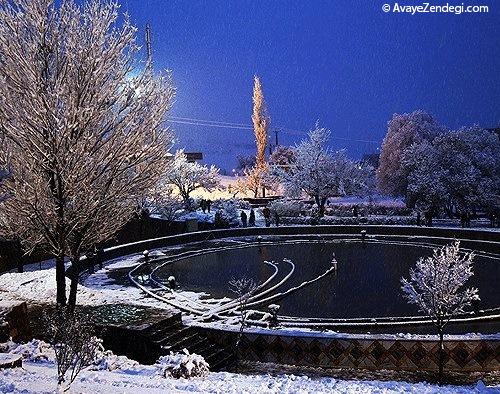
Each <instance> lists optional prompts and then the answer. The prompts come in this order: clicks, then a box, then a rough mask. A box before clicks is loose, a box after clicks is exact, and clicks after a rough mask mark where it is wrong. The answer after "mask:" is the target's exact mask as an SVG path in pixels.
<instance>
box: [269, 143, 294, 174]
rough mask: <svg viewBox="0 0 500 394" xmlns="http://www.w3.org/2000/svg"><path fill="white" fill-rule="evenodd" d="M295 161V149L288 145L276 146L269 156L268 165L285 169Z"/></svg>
mask: <svg viewBox="0 0 500 394" xmlns="http://www.w3.org/2000/svg"><path fill="white" fill-rule="evenodd" d="M294 162H295V150H294V149H293V148H291V147H289V146H282V145H280V146H277V147H276V149H274V151H273V153H272V154H271V156H269V166H270V167H280V168H283V169H285V170H286V169H287V168H288V167H290V165H292V164H293V163H294Z"/></svg>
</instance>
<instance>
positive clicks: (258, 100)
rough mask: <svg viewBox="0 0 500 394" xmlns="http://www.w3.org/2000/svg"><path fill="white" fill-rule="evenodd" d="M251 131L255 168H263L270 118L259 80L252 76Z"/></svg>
mask: <svg viewBox="0 0 500 394" xmlns="http://www.w3.org/2000/svg"><path fill="white" fill-rule="evenodd" d="M252 122H253V131H254V134H255V143H256V145H257V153H256V155H255V162H256V165H257V166H263V165H264V163H265V162H266V146H267V139H268V135H267V131H268V128H269V124H270V118H269V115H268V112H267V107H266V102H265V101H264V92H263V91H262V83H261V82H260V78H259V77H258V76H257V75H255V76H254V85H253V113H252Z"/></svg>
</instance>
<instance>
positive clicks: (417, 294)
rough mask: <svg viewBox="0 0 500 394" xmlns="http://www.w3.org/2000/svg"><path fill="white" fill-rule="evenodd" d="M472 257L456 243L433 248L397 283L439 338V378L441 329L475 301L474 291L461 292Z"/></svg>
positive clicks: (477, 296) (442, 333) (441, 344)
mask: <svg viewBox="0 0 500 394" xmlns="http://www.w3.org/2000/svg"><path fill="white" fill-rule="evenodd" d="M473 258H474V255H473V254H472V253H461V252H460V242H459V241H456V242H454V243H453V244H451V245H445V246H443V247H441V248H436V249H434V251H433V254H432V256H430V257H426V258H424V257H422V258H420V259H419V260H418V261H417V264H416V267H415V268H414V269H411V270H410V279H409V280H407V279H405V278H402V279H401V284H402V290H403V293H404V297H405V298H406V299H407V300H408V302H409V303H411V304H415V305H417V306H418V307H419V309H420V311H422V312H424V313H425V314H426V315H427V316H429V317H430V319H431V320H432V322H433V324H434V325H435V327H436V328H437V331H438V334H439V349H440V351H439V377H440V380H441V377H442V374H443V360H444V344H443V336H444V328H445V326H446V324H448V322H449V321H450V319H451V318H452V317H453V316H456V315H457V314H459V313H463V312H465V309H466V308H467V307H469V306H471V304H472V303H473V302H475V301H478V300H479V295H478V290H477V289H475V288H467V289H463V287H464V285H465V283H466V282H467V281H468V280H469V278H470V277H471V276H473V275H474V273H473V272H472V260H473Z"/></svg>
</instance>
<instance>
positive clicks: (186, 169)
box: [162, 151, 220, 209]
mask: <svg viewBox="0 0 500 394" xmlns="http://www.w3.org/2000/svg"><path fill="white" fill-rule="evenodd" d="M162 182H163V183H164V184H165V185H168V184H172V185H174V186H175V187H176V188H177V190H178V191H179V194H180V196H181V198H182V200H183V201H184V205H185V208H186V209H192V204H191V197H190V195H191V193H192V192H194V191H195V190H198V189H205V190H206V191H209V192H211V191H213V190H215V189H216V188H217V187H218V186H219V184H220V179H219V169H218V168H217V167H215V166H213V165H212V166H210V167H207V166H204V165H201V164H199V163H196V162H195V163H190V162H188V161H187V158H186V155H185V154H184V152H183V151H178V152H176V154H175V156H174V158H173V161H172V163H171V165H170V168H169V169H168V171H167V172H166V173H165V174H164V176H163V179H162Z"/></svg>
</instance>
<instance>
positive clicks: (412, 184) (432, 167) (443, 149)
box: [402, 126, 500, 215]
mask: <svg viewBox="0 0 500 394" xmlns="http://www.w3.org/2000/svg"><path fill="white" fill-rule="evenodd" d="M402 168H403V170H404V171H405V172H406V173H407V183H408V185H407V199H408V201H407V202H408V203H410V205H413V204H415V205H416V207H417V208H420V209H422V210H423V211H426V212H428V213H429V214H430V215H432V213H436V212H437V211H438V210H440V209H445V210H446V211H447V212H448V213H449V215H452V213H453V212H454V211H458V212H459V213H460V214H462V215H469V214H470V213H472V212H473V211H474V210H475V209H477V208H481V209H484V210H486V211H489V210H490V209H492V207H494V206H495V205H496V204H497V198H498V197H497V196H498V195H499V193H500V192H499V191H500V141H499V139H498V136H497V135H496V134H495V133H492V132H489V131H486V130H482V129H480V128H478V127H476V126H475V127H471V128H462V129H460V130H458V131H453V132H448V133H444V134H441V135H439V136H437V137H436V138H435V139H434V140H433V141H432V142H429V141H423V142H421V143H415V144H413V145H412V146H411V147H409V148H408V149H406V150H405V152H404V153H403V158H402Z"/></svg>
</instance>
